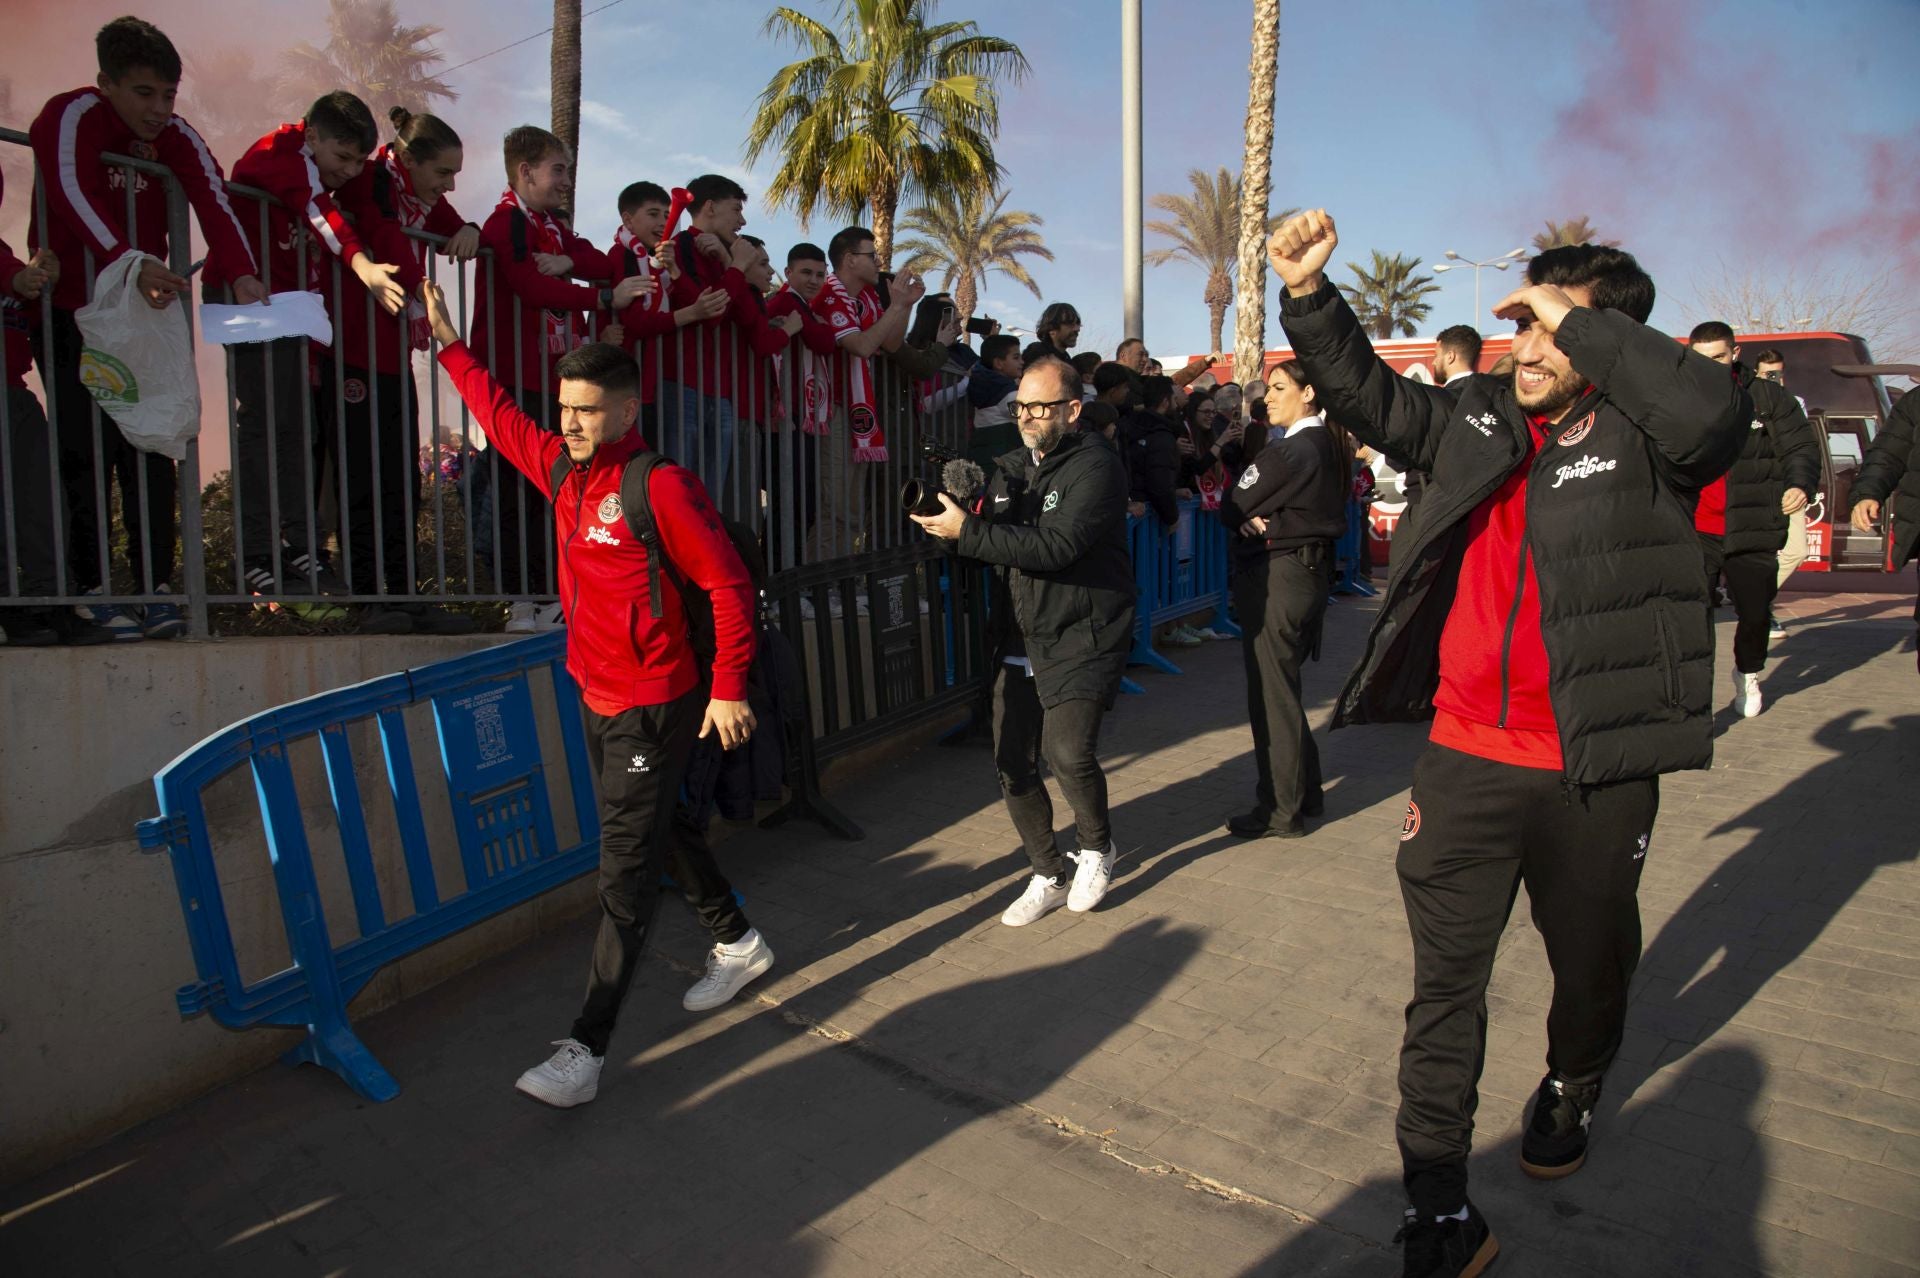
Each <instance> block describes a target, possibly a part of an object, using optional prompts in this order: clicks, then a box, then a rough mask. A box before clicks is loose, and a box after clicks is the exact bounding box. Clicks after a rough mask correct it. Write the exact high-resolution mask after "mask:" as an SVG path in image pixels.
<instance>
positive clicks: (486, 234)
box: [467, 208, 613, 438]
mask: <svg viewBox="0 0 1920 1278" xmlns="http://www.w3.org/2000/svg"><path fill="white" fill-rule="evenodd" d="M516 220H519V221H520V223H521V224H520V226H519V227H517V228H516V227H515V225H514V223H515V221H516ZM480 245H481V247H482V248H484V249H486V250H487V251H488V253H490V254H491V255H492V259H493V260H492V261H491V262H488V260H487V258H486V255H484V254H483V255H482V257H481V259H480V262H479V265H478V267H477V269H476V270H475V272H474V275H475V284H474V297H475V302H474V312H473V324H472V326H471V327H470V328H469V329H468V330H467V345H468V346H470V347H472V348H473V352H474V354H476V355H478V356H479V357H480V359H481V360H482V361H483V362H485V363H486V364H487V365H488V367H489V368H491V369H492V371H493V375H494V376H495V377H497V378H499V379H500V380H501V381H502V382H505V383H506V384H507V385H508V386H511V387H514V388H515V389H518V390H533V391H537V390H541V389H542V388H543V387H544V389H545V391H546V393H547V395H548V397H549V398H551V397H552V396H554V395H558V394H559V393H560V383H559V381H558V379H556V378H555V377H554V375H553V366H554V365H555V364H557V363H559V362H560V354H559V353H556V352H553V351H550V350H548V349H547V338H546V327H545V324H544V323H543V321H542V319H541V315H540V312H541V311H542V310H554V311H566V312H569V313H571V314H573V316H574V324H573V337H574V342H575V344H576V345H578V344H579V343H582V342H585V341H586V340H587V339H588V337H589V336H590V334H589V333H588V331H587V319H586V314H583V312H585V313H591V312H594V311H596V310H598V309H599V306H600V290H599V288H598V287H596V286H594V285H590V284H576V283H574V282H573V281H572V280H565V279H560V278H559V277H557V276H552V275H542V274H541V273H540V268H539V267H537V266H535V265H534V262H533V249H532V248H531V247H530V246H529V245H528V243H527V236H526V225H525V219H524V215H522V214H520V213H519V212H518V211H517V210H514V209H509V208H496V209H494V211H493V215H492V216H491V217H489V218H488V219H487V220H486V222H485V223H484V224H483V225H482V226H481V227H480ZM566 256H568V257H570V258H572V259H573V273H574V275H575V277H577V278H579V279H588V280H605V279H608V278H609V277H610V276H612V274H613V263H612V261H611V260H610V259H609V257H608V255H607V254H605V253H602V252H601V251H600V250H599V249H597V248H595V247H594V246H593V245H591V244H589V243H588V242H587V241H586V240H584V239H582V238H581V237H579V236H578V235H575V234H573V232H572V231H571V230H569V231H568V232H567V239H566ZM515 298H518V299H519V301H520V317H519V327H520V345H519V351H518V355H517V357H516V353H515V349H514V308H513V303H514V299H515ZM555 425H556V427H557V425H558V423H555ZM489 438H491V437H489Z"/></svg>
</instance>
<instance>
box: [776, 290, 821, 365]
mask: <svg viewBox="0 0 1920 1278" xmlns="http://www.w3.org/2000/svg"><path fill="white" fill-rule="evenodd" d="M782 315H798V316H799V317H800V334H799V336H800V340H801V341H802V342H804V343H806V347H807V349H808V350H810V351H812V352H813V353H814V354H815V355H831V354H833V353H834V351H836V350H837V349H839V344H838V343H837V342H836V341H835V340H834V337H833V329H832V328H831V327H829V326H828V325H827V324H826V323H825V322H824V321H822V320H821V318H820V317H819V316H818V315H815V314H814V313H813V308H812V307H811V306H809V305H807V302H806V299H805V298H803V297H801V296H800V295H799V294H798V293H796V292H794V291H793V289H791V288H783V289H781V290H780V291H779V292H777V293H775V294H774V295H773V296H772V297H769V298H768V299H767V316H768V317H769V318H771V319H778V318H780V317H781V316H782Z"/></svg>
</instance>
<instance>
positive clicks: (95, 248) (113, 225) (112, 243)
mask: <svg viewBox="0 0 1920 1278" xmlns="http://www.w3.org/2000/svg"><path fill="white" fill-rule="evenodd" d="M29 135H30V136H31V137H32V139H33V162H34V164H35V165H36V166H37V167H38V168H39V170H40V174H41V182H42V188H43V189H44V190H45V191H46V196H47V215H48V216H47V223H46V224H45V225H42V224H41V220H40V211H39V209H38V207H36V208H35V209H34V213H33V225H32V229H30V230H29V231H28V232H27V247H28V250H29V251H30V252H31V251H32V250H35V249H38V248H40V247H42V246H43V245H44V246H46V247H49V248H51V249H52V250H53V251H54V253H55V254H56V255H57V256H58V257H59V259H60V282H59V283H58V284H57V285H55V286H54V290H53V304H54V305H55V306H57V307H59V308H60V309H61V310H63V311H74V310H79V309H80V308H81V307H82V306H85V305H86V304H87V293H88V291H89V286H90V285H91V284H92V283H93V279H94V278H95V277H98V275H99V274H100V272H101V271H103V270H105V269H106V267H107V264H108V263H110V262H112V261H114V260H115V259H117V258H119V257H121V256H122V255H123V254H125V253H127V252H128V251H129V250H131V249H138V250H139V251H140V252H142V253H151V254H152V255H153V256H155V257H157V258H159V259H160V260H161V261H163V262H164V261H166V260H167V192H166V184H165V183H164V182H161V181H159V180H157V179H155V178H152V177H149V176H148V175H146V174H144V173H138V172H133V171H132V170H129V169H127V168H126V167H125V166H123V165H118V164H109V163H108V162H107V161H105V160H103V159H102V158H101V156H102V155H103V154H105V153H107V152H112V153H113V154H115V155H125V156H130V157H132V158H134V159H137V160H152V161H155V162H157V163H159V164H164V165H166V166H167V168H168V169H170V170H172V172H173V175H174V177H175V179H176V180H178V181H179V183H180V186H181V189H182V190H184V191H185V192H186V195H187V200H188V202H189V203H191V204H192V205H193V211H194V212H195V213H196V214H198V215H199V218H200V230H201V231H202V232H203V233H204V234H205V235H206V237H207V244H208V251H209V253H210V255H211V259H212V260H211V262H210V264H209V265H210V270H211V271H218V272H219V273H220V278H222V279H238V278H240V277H241V276H242V275H258V274H259V270H258V268H256V267H255V265H254V255H253V251H252V249H250V248H249V247H248V240H247V236H246V234H245V231H244V229H243V227H242V225H241V220H240V218H239V217H238V216H237V214H236V211H235V208H234V205H233V204H232V202H231V201H229V200H228V198H227V187H226V179H225V177H224V176H223V175H222V174H221V172H220V164H219V162H218V161H217V160H215V159H214V158H213V153H212V152H211V151H209V150H207V144H206V143H205V142H204V141H202V140H201V137H200V135H199V134H198V133H195V132H194V131H193V126H192V125H190V124H188V123H187V122H186V121H185V120H183V119H181V118H180V117H179V116H177V115H176V116H174V117H173V119H171V120H169V121H168V122H167V127H166V128H165V129H162V130H161V132H160V136H159V137H157V138H155V139H154V140H153V141H152V142H143V141H141V140H140V139H139V138H137V137H135V136H134V132H133V130H132V129H130V128H128V127H127V125H126V121H124V120H122V119H121V118H120V113H119V112H117V111H115V110H114V109H113V106H112V104H111V103H109V102H108V101H107V100H106V99H105V98H104V97H102V96H101V95H100V91H99V90H98V89H95V88H91V87H89V88H85V89H75V90H73V91H72V92H71V93H62V94H60V95H59V96H57V97H53V98H49V99H48V100H47V104H46V106H44V107H42V108H41V109H40V114H39V115H38V116H37V117H36V118H35V119H34V121H33V127H32V128H31V129H30V130H29ZM130 174H131V176H132V178H133V224H132V226H131V227H129V226H128V224H127V178H128V176H129V175H130ZM89 250H91V251H92V253H93V273H92V276H89V274H88V272H87V260H86V254H87V252H88V251H89Z"/></svg>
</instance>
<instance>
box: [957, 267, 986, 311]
mask: <svg viewBox="0 0 1920 1278" xmlns="http://www.w3.org/2000/svg"><path fill="white" fill-rule="evenodd" d="M979 304H980V293H979V282H978V280H977V278H976V277H975V275H974V273H973V272H972V271H961V272H960V276H959V278H958V279H956V280H955V281H954V284H953V309H954V310H956V311H958V312H959V313H960V318H961V319H972V318H973V308H974V307H976V306H978V305H979Z"/></svg>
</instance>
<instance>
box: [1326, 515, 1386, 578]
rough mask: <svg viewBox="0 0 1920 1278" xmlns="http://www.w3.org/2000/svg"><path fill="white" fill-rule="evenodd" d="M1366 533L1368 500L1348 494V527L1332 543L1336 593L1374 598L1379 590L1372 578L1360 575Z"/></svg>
mask: <svg viewBox="0 0 1920 1278" xmlns="http://www.w3.org/2000/svg"><path fill="white" fill-rule="evenodd" d="M1366 535H1367V506H1366V503H1364V502H1361V501H1358V500H1356V499H1353V498H1349V499H1348V501H1347V531H1346V532H1345V534H1343V535H1342V536H1341V538H1340V540H1339V541H1337V542H1335V543H1334V545H1333V566H1334V581H1333V592H1334V593H1335V594H1345V595H1364V596H1366V597H1367V598H1369V599H1371V598H1372V597H1373V596H1375V595H1377V594H1379V593H1380V592H1379V591H1377V590H1375V589H1374V588H1373V583H1372V582H1370V581H1368V580H1367V579H1366V578H1365V577H1362V576H1361V575H1360V547H1361V544H1362V543H1361V539H1362V538H1364V537H1365V536H1366Z"/></svg>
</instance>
